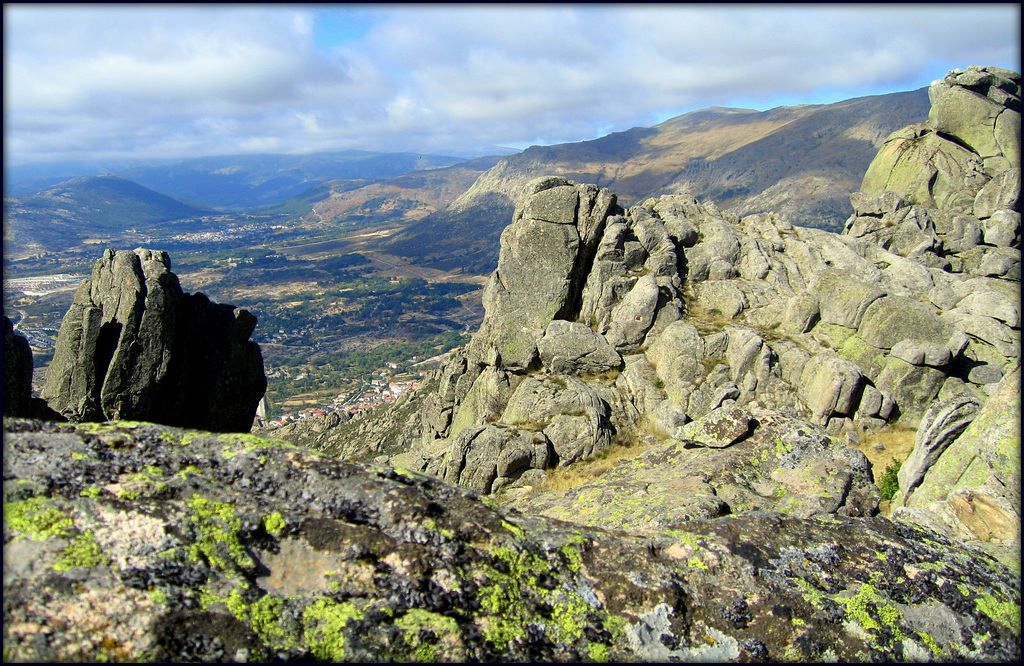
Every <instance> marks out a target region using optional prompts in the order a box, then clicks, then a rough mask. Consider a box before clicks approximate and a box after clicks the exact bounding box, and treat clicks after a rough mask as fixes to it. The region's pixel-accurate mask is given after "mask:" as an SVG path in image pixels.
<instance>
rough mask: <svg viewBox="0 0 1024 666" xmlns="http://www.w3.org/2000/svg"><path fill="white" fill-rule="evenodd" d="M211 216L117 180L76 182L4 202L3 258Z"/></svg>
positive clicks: (97, 178) (204, 210) (93, 178)
mask: <svg viewBox="0 0 1024 666" xmlns="http://www.w3.org/2000/svg"><path fill="white" fill-rule="evenodd" d="M213 212H214V211H212V210H210V209H209V208H204V207H200V206H196V205H192V204H188V203H184V202H182V201H179V200H177V199H173V198H171V197H169V196H167V195H165V194H160V193H159V192H154V191H153V190H151V189H148V188H146V187H143V186H142V185H139V184H138V183H134V182H132V181H130V180H126V179H124V178H121V177H119V176H114V175H105V176H87V177H84V178H76V179H74V180H69V181H67V182H64V183H60V184H58V185H54V186H52V187H48V188H46V189H44V190H40V191H38V192H36V193H34V194H29V195H25V196H20V197H12V198H5V199H4V254H5V257H16V256H18V255H20V254H24V253H26V252H40V251H50V250H57V251H59V250H63V249H66V248H68V247H71V246H74V245H77V244H80V243H82V242H85V241H86V240H87V239H89V238H90V237H91V236H100V237H101V238H106V237H108V236H110V235H111V234H121V233H123V232H125V231H126V230H129V229H139V230H141V229H144V228H146V227H148V226H153V225H164V223H168V222H172V223H173V222H179V221H181V220H187V219H190V218H195V217H197V216H200V215H209V214H211V213H213ZM183 228H184V225H183Z"/></svg>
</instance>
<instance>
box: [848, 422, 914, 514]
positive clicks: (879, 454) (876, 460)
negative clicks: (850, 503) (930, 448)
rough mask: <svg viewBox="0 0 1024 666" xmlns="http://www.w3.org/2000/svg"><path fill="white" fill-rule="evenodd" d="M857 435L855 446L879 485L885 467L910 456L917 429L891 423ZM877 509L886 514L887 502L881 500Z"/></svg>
mask: <svg viewBox="0 0 1024 666" xmlns="http://www.w3.org/2000/svg"><path fill="white" fill-rule="evenodd" d="M859 435H860V446H858V447H857V448H858V449H860V450H861V451H862V452H863V453H864V455H866V456H867V457H868V460H869V461H870V462H871V474H872V476H873V477H874V479H875V485H876V486H879V487H881V484H882V475H883V474H885V468H886V467H888V466H889V465H891V464H892V463H893V462H894V461H897V460H898V461H900V462H904V461H905V460H906V459H907V458H908V457H910V452H911V451H913V450H914V440H916V439H917V429H916V428H907V427H904V426H898V425H892V426H886V427H884V428H882V429H881V430H875V431H872V432H863V431H862V432H860V433H859ZM876 444H881V445H882V449H881V450H879V449H877V448H875V445H876ZM879 509H880V510H881V512H882V513H883V514H884V515H887V516H888V515H889V502H881V503H880V504H879Z"/></svg>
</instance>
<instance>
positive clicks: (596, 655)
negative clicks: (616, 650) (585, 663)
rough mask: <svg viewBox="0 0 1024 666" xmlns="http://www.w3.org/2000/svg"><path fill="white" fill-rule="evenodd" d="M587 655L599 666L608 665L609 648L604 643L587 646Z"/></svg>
mask: <svg viewBox="0 0 1024 666" xmlns="http://www.w3.org/2000/svg"><path fill="white" fill-rule="evenodd" d="M587 654H588V655H589V656H590V660H591V661H595V662H597V663H599V664H606V663H608V646H607V645H605V644H604V643H591V644H590V645H589V646H587Z"/></svg>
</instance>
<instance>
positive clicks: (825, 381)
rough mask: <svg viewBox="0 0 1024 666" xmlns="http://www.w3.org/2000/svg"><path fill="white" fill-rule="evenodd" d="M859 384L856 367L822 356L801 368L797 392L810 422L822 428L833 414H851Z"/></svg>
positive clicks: (857, 395)
mask: <svg viewBox="0 0 1024 666" xmlns="http://www.w3.org/2000/svg"><path fill="white" fill-rule="evenodd" d="M863 381H864V378H863V374H862V373H861V371H860V368H859V367H858V366H857V364H855V363H853V362H851V361H847V360H846V359H844V358H840V357H839V356H838V355H836V354H834V353H832V352H823V353H821V354H818V355H817V356H814V357H813V358H811V360H809V361H808V362H807V364H806V365H805V366H804V369H803V373H802V374H801V378H800V386H799V389H798V390H799V391H800V395H801V396H802V397H803V399H804V402H805V403H806V404H807V406H808V407H809V408H810V410H811V413H812V415H813V420H814V422H815V423H817V424H819V425H824V424H825V423H827V422H828V419H829V418H830V417H831V416H832V415H833V414H843V415H852V414H853V412H854V409H855V408H856V406H857V403H856V402H855V400H856V399H857V398H858V397H859V395H860V390H861V385H862V383H863Z"/></svg>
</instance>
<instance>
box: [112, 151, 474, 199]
mask: <svg viewBox="0 0 1024 666" xmlns="http://www.w3.org/2000/svg"><path fill="white" fill-rule="evenodd" d="M462 161H464V160H463V159H461V158H458V157H449V156H443V155H421V154H418V153H366V152H358V151H349V152H343V153H315V154H312V155H232V156H221V157H200V158H196V159H191V160H184V161H181V162H176V163H174V164H170V165H167V166H157V167H142V168H135V169H128V170H126V171H124V172H123V173H122V174H121V175H123V176H124V177H125V178H130V179H131V180H134V181H135V182H137V183H140V184H142V185H145V186H146V187H149V188H152V189H154V190H156V191H158V192H164V193H166V194H168V195H170V196H172V197H175V198H177V199H182V200H184V201H194V202H197V203H200V204H202V205H205V206H211V207H213V208H218V209H221V210H230V211H240V210H250V209H253V208H260V207H264V206H270V205H272V204H276V203H279V202H281V201H284V200H286V199H289V198H291V197H294V196H296V195H298V194H301V193H303V192H305V191H306V190H308V189H310V188H311V187H313V186H315V185H318V184H320V183H323V182H325V181H330V180H379V179H382V178H394V177H395V176H399V175H401V174H404V173H409V172H410V171H419V170H422V169H435V168H438V167H446V166H451V165H453V164H458V163H459V162H462Z"/></svg>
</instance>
